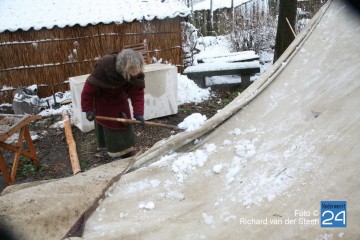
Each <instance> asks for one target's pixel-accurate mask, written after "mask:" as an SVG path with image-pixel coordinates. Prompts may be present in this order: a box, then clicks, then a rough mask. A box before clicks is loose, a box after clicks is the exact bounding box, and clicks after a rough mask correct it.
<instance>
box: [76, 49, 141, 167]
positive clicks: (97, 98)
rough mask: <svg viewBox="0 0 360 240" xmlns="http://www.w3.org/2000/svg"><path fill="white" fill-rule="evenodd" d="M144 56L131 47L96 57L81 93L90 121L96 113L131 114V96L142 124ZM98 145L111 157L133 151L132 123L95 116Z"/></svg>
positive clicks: (133, 134) (106, 114) (82, 104)
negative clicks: (99, 57) (101, 118)
mask: <svg viewBox="0 0 360 240" xmlns="http://www.w3.org/2000/svg"><path fill="white" fill-rule="evenodd" d="M143 69H144V60H143V57H142V55H141V54H140V53H138V52H135V51H133V50H131V49H125V50H122V51H121V52H120V53H112V54H109V55H106V56H104V57H103V58H101V59H99V60H98V61H97V62H96V64H95V67H94V70H93V72H92V73H91V74H90V76H89V77H88V78H87V79H86V82H85V85H84V88H83V91H82V93H81V108H82V111H83V112H86V118H87V119H88V120H89V121H93V120H94V119H95V115H98V116H106V117H114V118H130V116H131V115H130V106H129V102H128V98H130V100H131V103H132V106H133V116H134V118H135V119H137V120H139V121H141V122H142V125H143V124H144V118H143V115H144V88H145V81H144V77H145V75H144V73H143ZM95 134H96V138H97V144H98V147H99V148H106V149H107V151H108V154H109V155H110V157H112V159H113V160H117V159H120V158H126V157H130V156H133V155H134V145H135V133H134V127H133V125H132V124H124V123H121V122H115V121H108V120H99V119H96V120H95Z"/></svg>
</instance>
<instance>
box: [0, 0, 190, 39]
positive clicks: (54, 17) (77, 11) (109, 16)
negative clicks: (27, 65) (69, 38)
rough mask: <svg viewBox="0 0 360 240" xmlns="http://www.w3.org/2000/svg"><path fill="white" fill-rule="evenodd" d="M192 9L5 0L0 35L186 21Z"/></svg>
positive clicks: (169, 1) (170, 2)
mask: <svg viewBox="0 0 360 240" xmlns="http://www.w3.org/2000/svg"><path fill="white" fill-rule="evenodd" d="M189 14H190V9H189V8H187V7H186V5H185V4H184V3H183V2H182V1H178V0H166V1H160V0H121V1H117V0H106V1H105V2H102V1H99V0H76V1H73V0H52V1H47V0H32V1H22V0H2V1H0V32H3V31H6V30H9V31H12V32H13V31H17V30H18V29H21V30H24V31H27V30H29V29H30V28H34V29H35V30H39V29H41V28H43V27H45V28H47V29H52V28H53V27H55V26H58V27H60V28H63V27H66V26H70V27H72V26H74V25H76V24H79V25H80V26H87V25H89V24H91V25H97V24H99V23H104V24H109V23H117V24H121V23H123V22H132V21H142V20H148V21H150V20H153V19H155V18H157V19H165V18H175V17H186V16H188V15H189Z"/></svg>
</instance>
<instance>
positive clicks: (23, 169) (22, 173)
mask: <svg viewBox="0 0 360 240" xmlns="http://www.w3.org/2000/svg"><path fill="white" fill-rule="evenodd" d="M47 168H48V166H47V165H45V164H41V163H40V165H39V166H38V167H36V166H35V165H34V163H33V161H32V160H31V159H30V158H28V157H25V156H23V155H21V156H20V158H19V165H18V168H17V171H16V175H17V177H18V178H21V177H27V176H29V175H34V174H35V173H36V172H41V171H44V170H45V169H47Z"/></svg>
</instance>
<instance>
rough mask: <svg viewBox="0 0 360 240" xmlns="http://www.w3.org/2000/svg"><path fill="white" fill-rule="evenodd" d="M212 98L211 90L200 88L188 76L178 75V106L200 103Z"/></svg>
mask: <svg viewBox="0 0 360 240" xmlns="http://www.w3.org/2000/svg"><path fill="white" fill-rule="evenodd" d="M210 97H211V92H210V89H203V88H200V87H199V86H198V85H196V84H195V82H194V81H193V80H190V79H189V78H188V77H187V76H185V75H181V74H178V104H179V105H181V104H184V103H200V102H203V101H206V100H208V99H209V98H210Z"/></svg>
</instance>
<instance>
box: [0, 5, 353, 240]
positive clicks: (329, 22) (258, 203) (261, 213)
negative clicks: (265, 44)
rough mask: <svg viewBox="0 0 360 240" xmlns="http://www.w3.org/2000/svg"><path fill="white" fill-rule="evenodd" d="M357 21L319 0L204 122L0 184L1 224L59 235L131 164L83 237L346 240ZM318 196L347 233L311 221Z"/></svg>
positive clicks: (42, 235)
mask: <svg viewBox="0 0 360 240" xmlns="http://www.w3.org/2000/svg"><path fill="white" fill-rule="evenodd" d="M359 22H360V20H359V18H358V16H356V15H354V14H353V13H352V12H351V11H350V9H349V8H348V7H347V6H346V5H345V4H344V3H343V2H342V1H340V0H333V1H332V0H329V1H328V3H327V4H326V5H325V6H324V7H323V8H322V9H321V10H320V11H319V12H318V14H317V15H316V16H315V17H314V18H313V19H312V21H311V22H310V24H309V25H308V26H307V27H306V28H305V29H304V30H303V31H302V32H301V33H300V34H299V35H298V36H297V38H296V39H295V41H294V42H293V43H292V45H291V46H290V47H289V48H288V50H287V51H286V52H285V53H284V54H283V55H282V56H281V58H280V59H279V60H278V61H277V62H276V63H275V64H274V65H273V67H272V68H271V69H270V70H269V71H267V72H266V73H264V74H263V75H262V76H261V77H260V79H258V80H257V81H256V82H254V83H253V84H252V85H251V86H250V87H249V88H247V89H246V90H245V91H244V92H243V93H242V94H241V95H240V96H238V97H237V98H236V99H235V100H234V101H233V102H231V103H230V104H229V105H228V106H227V107H226V108H224V109H223V110H221V111H220V112H219V113H217V114H216V115H215V116H214V117H213V118H211V119H209V120H208V121H207V122H206V123H205V124H204V125H203V126H202V128H200V129H198V130H195V131H192V132H184V133H180V134H177V135H175V136H173V137H171V138H170V139H167V140H164V141H162V142H159V143H157V144H156V145H155V146H154V147H153V148H151V149H149V150H148V151H147V152H145V153H144V154H142V155H141V156H139V157H137V158H136V162H135V163H133V162H131V160H128V161H123V162H117V163H110V164H108V165H104V166H101V167H98V168H96V169H93V170H91V171H88V172H85V173H81V174H80V175H76V176H74V177H71V178H66V179H62V180H56V181H50V182H44V183H41V184H38V185H36V186H29V185H20V186H18V187H16V186H14V187H12V188H10V189H7V191H5V192H4V194H3V196H1V197H0V209H1V215H2V217H3V219H4V221H6V223H7V224H8V225H9V226H10V228H11V229H12V230H14V231H16V232H17V233H18V234H19V235H21V236H26V239H59V238H61V237H63V236H64V235H65V234H66V232H67V231H68V230H69V229H70V227H72V226H73V224H74V223H75V221H76V220H77V219H78V218H79V216H80V215H81V214H82V213H83V212H84V211H85V210H86V209H87V208H88V207H89V206H91V204H92V203H93V202H94V200H95V198H96V197H97V196H99V194H100V193H101V192H102V190H103V189H104V188H105V186H106V184H107V183H108V182H109V180H110V179H111V178H112V177H114V176H115V175H116V174H119V173H121V172H122V171H125V170H126V169H127V168H130V167H131V169H132V170H133V171H131V172H128V173H127V174H125V175H123V176H122V178H121V179H120V180H119V181H116V183H115V184H114V186H113V187H112V188H111V190H109V191H107V192H106V193H105V196H104V197H102V198H101V201H99V206H97V205H96V206H97V208H96V210H95V211H94V212H93V213H92V214H91V215H88V214H85V218H84V220H86V221H85V225H84V227H85V228H84V231H83V234H82V238H81V239H338V238H344V239H345V238H346V239H356V238H357V237H358V236H359V235H360V228H359V227H358V226H359V225H360V208H359V207H358V202H359V201H360V192H359V191H358V186H359V185H360V180H359V178H358V176H359V175H360V167H359V164H358V156H360V148H359V142H360V121H359V118H360V111H359V110H358V105H359V102H360V81H358V80H359V77H360V61H359V59H360V52H359V51H358V43H359V42H360V28H359ZM327 200H339V201H347V220H346V221H347V227H346V228H321V227H320V223H319V211H320V201H327ZM88 213H89V212H88ZM24 239H25V237H24ZM74 239H75V238H74Z"/></svg>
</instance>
